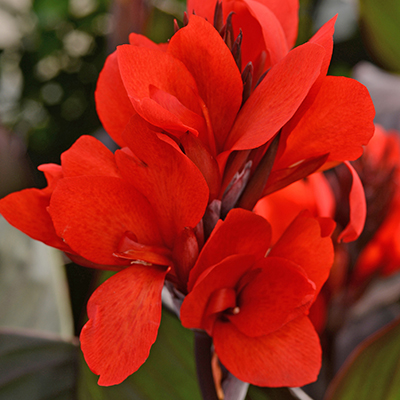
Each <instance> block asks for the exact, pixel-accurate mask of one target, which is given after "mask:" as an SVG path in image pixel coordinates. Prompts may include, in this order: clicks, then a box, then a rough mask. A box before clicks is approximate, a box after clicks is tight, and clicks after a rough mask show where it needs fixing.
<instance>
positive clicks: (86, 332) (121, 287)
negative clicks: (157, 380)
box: [80, 265, 167, 386]
mask: <svg viewBox="0 0 400 400" xmlns="http://www.w3.org/2000/svg"><path fill="white" fill-rule="evenodd" d="M166 273H167V271H166V270H162V269H159V268H156V267H149V266H140V265H138V266H134V267H129V268H127V269H125V270H123V271H121V272H119V273H117V274H116V275H114V276H112V277H111V278H110V279H108V280H107V281H106V282H105V283H103V284H102V285H101V286H100V287H99V288H97V290H96V291H95V292H94V293H93V295H92V296H91V297H90V299H89V302H88V305H87V310H88V316H89V321H88V322H87V323H86V325H85V326H84V327H83V329H82V332H81V337H80V339H81V345H82V351H83V354H84V356H85V360H86V362H87V363H88V365H89V367H90V369H91V370H92V371H93V372H94V373H95V374H97V375H100V378H99V381H98V383H99V385H103V386H110V385H117V384H119V383H121V382H122V381H123V380H124V379H126V378H127V377H128V376H129V375H131V374H132V373H133V372H135V371H136V370H137V369H138V368H139V367H140V366H141V365H142V364H143V363H144V362H145V361H146V359H147V357H148V356H149V352H150V347H151V346H152V344H153V343H154V342H155V340H156V337H157V331H158V327H159V325H160V320H161V290H162V287H163V284H164V279H165V275H166Z"/></svg>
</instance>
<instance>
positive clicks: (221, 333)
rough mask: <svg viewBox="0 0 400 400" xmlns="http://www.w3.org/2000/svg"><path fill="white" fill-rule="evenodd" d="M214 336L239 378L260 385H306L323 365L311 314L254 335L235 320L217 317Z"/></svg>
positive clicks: (221, 354)
mask: <svg viewBox="0 0 400 400" xmlns="http://www.w3.org/2000/svg"><path fill="white" fill-rule="evenodd" d="M213 339H214V346H215V351H216V352H217V354H218V357H219V358H220V360H221V362H222V364H223V365H224V366H225V367H226V368H227V369H228V370H229V371H230V372H231V373H232V374H233V375H235V376H236V377H237V378H238V379H240V380H242V381H244V382H249V383H251V384H253V385H257V386H270V387H278V386H291V387H293V386H303V385H306V384H308V383H311V382H313V381H315V380H316V379H317V376H318V373H319V370H320V367H321V347H320V344H319V339H318V335H317V333H316V332H315V330H314V327H313V326H312V324H311V322H310V321H309V319H308V318H307V317H300V318H298V319H295V320H293V321H291V322H289V323H288V324H286V325H285V326H283V327H282V328H281V329H279V330H278V331H276V332H274V333H271V334H270V335H266V336H259V337H255V338H250V337H248V336H246V335H244V334H243V333H241V332H240V331H239V330H237V329H236V328H235V327H234V325H232V324H231V323H226V322H222V321H217V322H216V323H215V325H214V331H213Z"/></svg>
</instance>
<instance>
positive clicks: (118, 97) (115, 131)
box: [95, 52, 135, 146]
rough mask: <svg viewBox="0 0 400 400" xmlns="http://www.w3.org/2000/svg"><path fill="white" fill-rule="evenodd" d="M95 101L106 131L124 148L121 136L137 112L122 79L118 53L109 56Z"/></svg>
mask: <svg viewBox="0 0 400 400" xmlns="http://www.w3.org/2000/svg"><path fill="white" fill-rule="evenodd" d="M95 99H96V108H97V113H98V114H99V118H100V120H101V122H102V124H103V126H104V129H105V130H106V131H107V132H108V134H109V135H110V136H111V137H112V138H113V139H114V140H115V141H116V142H117V143H118V144H119V145H120V146H124V142H123V140H122V138H121V134H122V132H123V130H124V128H125V125H126V124H127V123H128V121H129V119H130V118H131V116H132V115H133V114H135V111H134V109H133V107H132V104H131V102H130V100H129V98H128V94H127V92H126V89H125V87H124V84H123V82H122V79H121V74H120V70H119V67H118V60H117V52H114V53H112V54H111V55H110V56H108V58H107V60H106V62H105V64H104V67H103V70H102V71H101V72H100V75H99V80H98V81H97V88H96V92H95Z"/></svg>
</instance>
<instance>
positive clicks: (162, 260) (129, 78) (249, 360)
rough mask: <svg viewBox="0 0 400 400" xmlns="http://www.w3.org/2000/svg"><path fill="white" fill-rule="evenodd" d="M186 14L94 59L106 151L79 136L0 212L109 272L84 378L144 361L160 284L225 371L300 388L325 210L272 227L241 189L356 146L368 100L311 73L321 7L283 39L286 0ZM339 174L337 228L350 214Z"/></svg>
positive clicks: (120, 374) (290, 24)
mask: <svg viewBox="0 0 400 400" xmlns="http://www.w3.org/2000/svg"><path fill="white" fill-rule="evenodd" d="M188 12H189V17H186V18H185V24H184V27H182V28H179V27H178V26H176V33H175V34H174V36H173V37H172V38H171V39H170V40H169V42H168V44H161V45H158V44H155V43H153V42H151V41H150V40H149V39H147V38H145V37H144V36H141V35H137V34H131V36H130V38H129V40H130V44H126V45H122V46H119V47H118V48H117V50H116V51H115V52H114V53H113V54H111V55H110V56H109V57H108V59H107V61H106V63H105V66H104V69H103V70H102V72H101V74H100V76H99V80H98V86H97V90H96V94H95V96H96V103H97V109H98V114H99V117H100V119H101V121H102V123H103V125H104V127H105V129H106V130H107V132H108V133H109V134H110V136H111V137H112V138H113V139H114V140H115V141H116V142H117V143H118V144H119V146H121V149H119V150H117V151H116V152H115V153H112V152H111V151H109V150H108V149H106V148H105V147H104V146H103V145H102V144H101V143H100V142H99V141H97V140H96V139H94V138H92V137H89V136H84V137H81V138H80V139H79V140H78V141H77V142H76V143H75V144H74V145H73V146H72V147H71V148H70V149H69V150H68V151H66V152H65V153H63V155H62V157H61V165H60V166H59V165H54V164H46V165H42V166H41V167H40V170H41V171H43V172H44V173H45V175H46V178H47V181H48V186H47V187H46V188H45V189H41V190H39V189H26V190H24V191H22V192H18V193H13V194H11V195H9V196H8V197H6V198H4V199H3V200H1V201H0V212H1V213H2V214H3V216H4V217H5V218H6V219H7V220H8V221H9V222H10V223H11V224H13V225H14V226H16V227H17V228H19V229H20V230H22V231H23V232H25V233H27V234H28V235H30V236H31V237H33V238H34V239H37V240H41V241H43V242H44V243H46V244H48V245H50V246H53V247H56V248H58V249H60V250H62V251H64V252H65V253H67V254H68V256H69V257H70V258H71V259H72V260H73V261H75V262H77V263H79V264H81V265H84V266H89V267H94V268H101V269H110V270H115V271H118V273H116V274H115V275H114V276H112V277H111V278H110V279H108V280H107V281H106V282H105V283H104V284H102V285H101V286H100V287H99V288H98V289H97V290H96V291H95V292H94V293H93V295H92V297H91V298H90V300H89V303H88V316H89V321H88V322H87V324H86V325H85V326H84V328H83V330H82V334H81V343H82V350H83V353H84V355H85V359H86V361H87V363H88V365H89V366H90V368H91V369H92V370H93V371H94V372H95V373H96V374H99V375H100V379H99V384H101V385H113V384H118V383H120V382H121V381H123V380H124V379H125V378H126V377H127V376H129V375H130V374H132V373H133V372H135V371H136V370H137V369H138V368H139V367H140V366H141V365H142V364H143V363H144V361H145V360H146V358H147V357H148V354H149V351H150V347H151V345H152V344H153V343H154V341H155V339H156V336H157V331H158V327H159V324H160V318H161V291H162V288H163V285H164V282H165V281H168V282H169V287H172V288H173V289H172V292H173V293H175V294H177V293H179V295H180V296H181V297H182V298H183V303H182V307H181V313H180V317H181V321H182V324H183V325H184V326H185V327H187V328H194V329H202V330H204V331H205V332H206V333H207V334H208V335H209V336H211V337H212V338H213V342H214V346H215V352H216V354H217V355H218V358H219V360H220V361H221V363H222V364H223V365H224V366H225V367H226V368H227V369H228V370H229V371H230V372H231V373H232V374H233V375H235V376H236V377H237V378H239V379H241V380H243V381H246V382H250V383H253V384H256V385H262V386H300V385H304V384H306V383H309V382H311V381H314V380H315V379H316V377H317V375H318V372H319V369H320V364H321V354H320V353H321V350H320V345H319V341H318V336H317V334H316V332H315V330H314V328H313V326H312V324H311V322H310V320H309V318H308V316H307V315H308V311H309V309H310V307H311V305H312V304H313V302H314V301H315V299H316V297H317V295H318V293H319V291H320V289H321V287H322V285H323V283H324V282H325V281H326V279H327V277H328V275H329V270H330V267H331V265H332V262H333V245H332V241H331V238H330V235H331V233H332V231H333V229H334V226H335V223H334V222H333V220H332V219H331V218H330V217H332V215H331V214H329V212H328V214H326V215H323V217H326V218H320V217H319V218H316V216H313V215H312V214H311V213H310V212H301V209H299V210H298V212H296V215H291V216H290V218H289V217H288V218H287V223H285V226H282V225H281V223H280V222H281V221H280V219H281V216H280V215H279V216H278V217H277V216H276V215H272V216H271V218H269V217H268V216H266V215H265V216H266V217H267V219H270V222H267V220H266V219H265V218H264V216H261V215H263V213H262V212H258V211H257V210H260V208H261V205H260V204H261V203H258V202H259V200H260V199H261V198H263V197H265V196H267V197H266V198H267V199H268V198H269V197H270V196H269V195H270V194H271V193H274V192H277V191H278V190H279V189H282V188H284V187H286V186H288V185H289V184H290V183H292V182H295V181H298V180H300V179H302V178H305V177H307V176H308V175H310V174H311V173H313V172H315V171H318V170H325V169H328V168H330V167H332V166H335V165H337V164H339V163H341V162H343V161H346V160H354V159H356V158H358V157H359V156H360V155H361V154H362V146H363V145H366V144H367V143H368V141H369V139H370V138H371V136H372V134H373V130H374V127H373V122H372V119H373V116H374V108H373V105H372V102H371V99H370V97H369V95H368V92H367V90H366V89H365V88H364V87H363V86H362V85H361V84H359V83H357V82H356V81H354V80H351V79H348V78H343V77H332V76H327V70H328V66H329V62H330V58H331V54H332V46H333V42H332V35H333V29H334V19H333V20H331V21H329V22H327V24H326V25H324V26H323V27H322V28H321V29H320V31H318V32H317V34H316V35H315V36H314V37H313V38H312V39H310V40H309V42H307V43H305V44H303V45H301V46H298V47H295V48H293V49H292V47H293V46H294V42H295V40H296V33H297V21H298V19H297V18H298V17H297V13H298V1H297V0H285V1H279V2H276V1H274V0H257V1H253V0H241V1H239V0H232V1H228V0H226V1H225V0H223V1H222V2H218V3H217V5H216V6H215V1H209V0H207V1H206V0H201V1H196V0H189V1H188ZM211 22H213V23H211ZM352 173H353V176H354V182H356V183H355V184H354V185H353V186H354V188H353V190H352V193H353V195H351V196H350V197H351V209H352V211H351V212H350V215H351V217H350V220H349V222H348V225H347V227H346V228H345V230H344V231H343V232H342V237H343V238H344V239H346V240H353V239H354V238H355V237H356V236H358V235H359V234H360V231H361V229H362V225H363V221H364V217H365V209H363V207H361V208H360V207H359V205H360V204H361V205H362V204H363V190H362V185H361V184H358V183H359V180H357V179H358V178H357V175H356V173H355V172H354V171H353V170H352ZM316 185H317V186H318V187H320V188H321V190H325V188H326V186H324V185H323V183H316ZM277 193H278V192H277ZM257 203H258V205H257V207H256V211H257V212H258V214H259V215H257V214H256V213H254V212H253V211H252V210H253V208H254V206H255V205H256V204H257ZM360 209H361V211H360ZM363 210H364V211H363ZM280 212H281V213H282V214H283V217H286V216H285V215H284V214H285V213H286V210H282V209H281V211H280ZM297 214H298V215H297ZM283 217H282V218H283Z"/></svg>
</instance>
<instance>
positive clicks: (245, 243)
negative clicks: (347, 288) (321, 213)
mask: <svg viewBox="0 0 400 400" xmlns="http://www.w3.org/2000/svg"><path fill="white" fill-rule="evenodd" d="M270 244H271V226H270V225H269V224H268V222H267V221H266V220H265V219H264V218H262V217H260V216H257V215H256V214H254V213H251V212H250V211H246V210H241V209H234V210H232V211H230V212H229V213H228V215H227V217H226V219H225V221H224V222H222V221H219V222H218V223H217V225H216V227H215V229H214V231H213V233H212V235H211V236H210V238H209V240H208V241H207V242H206V244H205V246H204V247H203V249H202V251H201V253H200V255H199V258H198V260H197V262H196V264H195V266H194V268H193V269H192V271H191V273H190V278H189V283H188V289H189V294H188V295H187V296H186V298H185V300H184V301H183V304H182V308H181V321H182V324H183V325H184V326H186V327H188V328H196V329H204V330H205V331H206V332H207V333H208V334H209V335H210V336H212V338H213V342H214V346H215V352H216V354H217V355H218V357H219V359H220V361H221V362H222V364H223V365H224V366H225V367H226V368H227V369H228V370H229V371H230V372H231V373H232V374H233V375H235V376H236V377H237V378H239V379H241V380H243V381H245V382H250V383H252V384H255V385H259V386H301V385H305V384H307V383H309V382H312V381H314V380H315V379H316V378H317V375H318V372H319V369H320V365H321V349H320V344H319V340H318V335H317V334H316V332H315V330H314V328H313V326H312V324H311V322H310V321H309V319H308V317H307V313H308V309H309V307H310V306H311V304H312V303H313V302H314V300H315V298H316V296H317V294H318V292H319V291H320V289H321V286H322V285H323V283H324V282H325V280H326V279H327V277H328V274H329V269H330V267H331V264H332V261H333V247H332V242H331V239H330V238H329V237H328V236H324V235H322V234H321V228H320V225H319V223H318V221H317V220H315V219H314V218H311V217H310V216H309V215H308V214H307V213H302V214H300V215H299V216H298V217H297V218H296V219H295V220H294V221H293V223H292V224H291V225H290V226H289V227H288V228H287V230H286V231H285V232H284V233H283V234H282V236H281V237H280V238H279V240H278V241H277V242H276V243H275V245H274V246H272V247H270Z"/></svg>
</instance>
